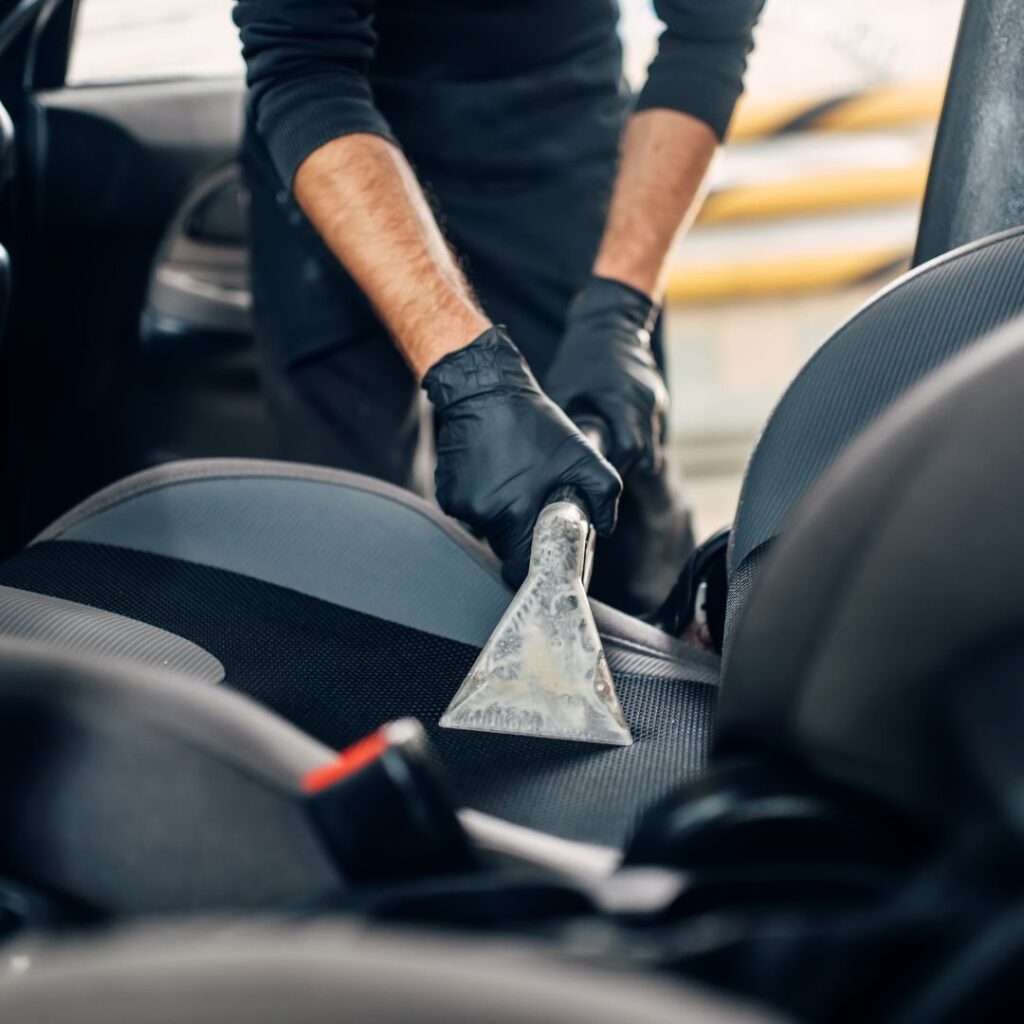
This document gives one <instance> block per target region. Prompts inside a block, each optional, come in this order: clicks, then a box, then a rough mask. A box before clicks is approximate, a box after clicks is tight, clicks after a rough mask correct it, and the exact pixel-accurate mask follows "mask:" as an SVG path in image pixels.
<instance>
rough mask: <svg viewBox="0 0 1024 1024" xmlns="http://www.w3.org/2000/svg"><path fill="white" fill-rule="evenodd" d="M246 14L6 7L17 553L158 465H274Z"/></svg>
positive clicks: (3, 360)
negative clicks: (256, 346)
mask: <svg viewBox="0 0 1024 1024" xmlns="http://www.w3.org/2000/svg"><path fill="white" fill-rule="evenodd" d="M230 13H231V0H146V2H145V3H138V0H0V101H2V102H4V103H5V104H6V105H7V106H8V109H9V110H10V111H11V113H12V117H13V120H14V125H15V130H16V137H17V139H18V147H17V156H18V159H17V171H16V199H15V201H14V203H13V211H12V212H11V214H10V216H9V217H8V218H7V223H6V224H5V225H3V228H4V230H6V232H7V233H8V234H9V235H10V237H11V248H12V256H13V263H14V275H15V276H14V281H15V284H14V303H13V309H12V316H11V321H10V325H9V331H8V336H7V342H6V344H5V346H4V348H3V351H2V353H0V398H2V406H3V410H4V412H3V423H2V430H3V449H2V450H3V466H2V470H0V472H2V477H0V482H2V487H3V490H2V493H3V503H2V511H0V515H2V517H3V529H2V532H0V544H2V545H3V547H4V548H5V549H6V550H10V549H11V548H12V547H15V546H17V545H19V544H21V543H24V542H25V541H26V540H27V539H29V538H30V537H31V536H32V534H33V533H34V532H35V531H37V530H38V529H40V528H41V527H42V526H44V525H45V524H46V523H47V522H48V521H49V520H51V519H52V518H53V517H54V516H56V515H58V514H59V513H60V512H61V511H63V510H64V509H66V508H67V507H69V506H70V505H71V504H73V503H74V502H75V501H77V500H80V499H81V498H82V497H84V496H85V495H87V494H89V493H91V492H92V491H94V490H95V489H96V488H97V487H99V486H102V485H103V484H105V483H107V482H109V481H111V480H113V479H115V478H117V477H120V476H122V475H124V474H125V473H127V472H131V471H133V470H136V469H138V468H141V467H143V466H146V465H150V464H153V463H154V462H158V461H164V460H167V459H171V458H177V457H184V456H199V455H214V454H216V455H268V454H272V452H271V447H272V445H271V437H270V432H269V428H268V425H267V421H266V418H265V416H264V411H263V407H262V401H261V398H260V393H259V386H258V373H257V369H256V361H255V356H254V350H253V344H252V330H251V309H250V306H251V296H250V291H249V286H248V273H247V265H248V256H247V246H246V215H245V192H244V189H243V188H242V185H241V183H240V180H239V174H238V168H237V165H236V163H235V153H236V149H237V146H238V141H239V136H240V132H241V128H242V120H243V93H244V82H243V71H242V63H241V59H240V56H239V52H238V43H237V38H236V36H235V33H234V26H233V25H232V24H231V20H230Z"/></svg>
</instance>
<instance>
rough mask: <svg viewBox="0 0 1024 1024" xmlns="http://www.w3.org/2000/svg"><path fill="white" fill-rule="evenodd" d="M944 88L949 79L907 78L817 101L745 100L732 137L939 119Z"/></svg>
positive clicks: (866, 128) (891, 125)
mask: <svg viewBox="0 0 1024 1024" xmlns="http://www.w3.org/2000/svg"><path fill="white" fill-rule="evenodd" d="M944 93H945V83H944V82H905V83H900V84H896V85H891V86H885V87H884V88H880V89H873V90H871V91H870V92H863V93H860V94H858V95H854V96H842V97H834V98H829V97H821V98H819V99H818V100H813V101H808V100H806V99H800V100H787V101H783V102H776V103H767V104H766V103H758V102H757V101H749V100H743V101H741V103H740V107H739V109H738V110H737V112H736V118H735V120H734V122H733V126H732V129H731V130H730V132H729V139H730V141H732V142H750V141H752V140H754V139H764V138H769V137H771V136H773V135H778V134H781V133H782V132H785V131H807V132H811V131H828V132H858V131H869V130H872V129H881V128H895V127H899V126H901V125H909V124H915V123H918V122H921V121H934V120H936V119H937V118H938V116H939V112H940V110H941V109H942V98H943V95H944ZM801 122H803V123H801Z"/></svg>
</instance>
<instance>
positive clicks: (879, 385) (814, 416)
mask: <svg viewBox="0 0 1024 1024" xmlns="http://www.w3.org/2000/svg"><path fill="white" fill-rule="evenodd" d="M1021 312H1024V228H1015V229H1013V230H1011V231H1006V232H1002V233H1000V234H998V235H993V236H991V237H989V238H985V239H982V240H981V241H979V242H976V243H973V244H972V245H969V246H964V247H963V248H960V249H956V250H954V251H953V252H951V253H948V254H946V255H945V256H942V257H940V258H939V259H936V260H933V261H932V262H930V263H927V264H925V265H924V266H922V267H919V268H918V269H917V270H914V271H912V272H911V273H909V274H907V275H905V276H904V277H902V278H900V279H899V280H898V281H896V282H895V283H894V284H893V285H891V286H890V287H889V288H887V289H886V290H885V291H883V292H881V293H880V294H879V295H878V296H877V297H876V298H875V299H873V300H872V301H871V302H869V303H868V305H866V306H865V307H864V308H863V309H861V310H860V311H859V312H858V313H856V314H855V315H854V316H853V317H852V318H851V319H850V320H848V321H847V322H846V323H845V324H844V325H843V326H842V327H840V328H839V330H838V331H836V333H835V334H834V335H833V336H832V337H831V339H829V341H827V342H826V343H825V344H824V345H823V346H822V347H821V348H820V349H819V350H818V352H817V353H816V354H815V355H814V356H813V357H812V359H811V360H810V361H809V362H808V363H807V365H806V366H805V367H804V368H803V370H802V371H801V372H800V374H799V375H798V376H797V378H796V379H795V380H794V381H793V383H792V384H791V385H790V387H789V389H788V390H787V391H786V393H785V395H783V397H782V399H781V400H780V402H779V404H778V405H777V406H776V408H775V411H774V412H773V413H772V415H771V418H770V419H769V420H768V424H767V426H766V427H765V430H764V432H763V434H762V435H761V438H760V440H759V442H758V444H757V447H756V448H755V450H754V454H753V456H752V457H751V460H750V463H749V465H748V467H747V472H746V477H745V479H744V482H743V489H742V493H741V495H740V502H739V508H738V510H737V514H736V521H735V525H734V528H733V536H732V542H731V549H730V557H729V569H730V578H729V604H728V610H727V617H726V641H725V646H726V651H728V648H729V646H730V644H731V640H732V637H733V635H734V633H735V631H736V626H737V623H738V621H739V619H740V615H741V613H742V611H743V608H744V607H745V605H746V601H747V598H748V597H749V593H750V590H751V587H752V586H753V584H754V582H755V581H756V579H757V576H758V574H759V571H760V566H761V564H762V562H763V559H764V557H765V555H766V554H767V552H768V550H769V549H770V547H771V545H772V543H773V542H774V540H775V538H776V537H777V536H778V535H779V533H780V532H781V531H782V530H783V528H784V526H785V524H786V522H787V520H788V518H789V516H790V514H791V512H792V511H793V508H794V506H795V505H796V504H797V502H799V500H800V499H801V498H802V497H803V496H804V495H805V494H806V493H807V491H808V490H809V489H810V488H811V487H812V486H813V484H814V483H815V481H817V480H818V479H819V478H820V477H821V475H822V473H824V472H825V470H826V469H827V468H828V467H829V466H830V465H831V464H832V463H833V462H834V460H835V459H836V457H837V456H838V455H839V454H840V453H841V452H842V451H843V450H844V449H845V448H846V447H847V446H848V445H849V443H850V442H851V441H852V440H853V439H854V438H855V437H856V436H857V435H858V434H859V433H860V432H861V431H862V430H863V429H864V428H865V427H866V426H867V425H868V424H869V423H871V422H872V421H873V420H874V419H876V418H877V417H878V416H879V415H880V414H881V413H883V412H884V411H885V410H886V409H888V408H889V407H890V406H891V405H892V404H893V403H894V402H895V401H896V400H897V399H898V398H899V397H900V396H901V395H903V394H904V393H905V392H906V391H907V390H908V389H910V388H911V387H912V386H913V385H914V384H916V383H917V382H918V381H920V380H921V379H922V378H924V377H925V376H926V375H927V374H929V373H930V372H932V371H933V370H935V369H936V368H937V367H939V366H941V365H942V364H943V363H945V362H947V361H948V360H949V359H950V358H951V357H952V356H954V355H956V354H957V353H958V352H959V351H961V350H962V349H964V348H966V347H967V346H969V345H971V344H973V343H974V342H976V341H977V340H978V339H979V338H983V337H985V336H986V335H987V334H988V333H989V332H991V331H992V330H993V329H995V328H996V327H998V326H999V325H1000V324H1003V323H1005V322H1006V321H1008V320H1011V319H1013V318H1014V317H1015V316H1017V315H1018V314H1020V313H1021Z"/></svg>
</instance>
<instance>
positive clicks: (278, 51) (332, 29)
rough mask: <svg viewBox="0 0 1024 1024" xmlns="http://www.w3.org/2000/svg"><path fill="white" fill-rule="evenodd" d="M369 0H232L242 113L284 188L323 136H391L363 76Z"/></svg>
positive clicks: (369, 35) (370, 41) (369, 40)
mask: <svg viewBox="0 0 1024 1024" xmlns="http://www.w3.org/2000/svg"><path fill="white" fill-rule="evenodd" d="M373 8H374V3H373V0H237V2H236V4H235V9H234V19H235V24H237V25H238V28H239V30H240V35H241V39H242V55H243V56H244V57H245V63H246V68H247V75H246V81H247V82H248V85H249V113H250V116H251V117H252V118H253V120H254V122H255V125H256V129H257V131H258V132H259V133H260V135H261V137H262V138H263V140H264V142H265V143H266V146H267V148H268V150H269V151H270V155H271V158H272V159H273V161H274V166H275V167H276V168H277V172H278V174H280V176H281V180H282V182H284V183H285V184H286V185H287V186H288V187H289V188H290V187H291V184H292V179H293V178H294V177H295V172H296V171H297V170H298V168H299V165H300V164H301V163H302V162H303V160H305V159H306V157H307V156H309V154H310V153H312V152H313V151H314V150H315V149H318V148H319V147H320V146H322V145H324V143H327V142H330V141H331V139H336V138H338V137H340V136H342V135H350V134H352V133H353V132H369V133H371V134H374V135H380V136H382V137H384V138H386V139H389V140H391V141H394V138H393V136H392V135H391V130H390V129H389V128H388V125H387V122H386V121H385V119H384V118H383V116H382V115H381V114H380V112H379V111H378V110H377V108H376V107H375V106H374V103H373V95H372V93H371V91H370V84H369V81H368V80H367V69H368V67H369V63H370V60H371V58H372V56H373V49H374V45H375V43H376V37H375V36H374V33H373Z"/></svg>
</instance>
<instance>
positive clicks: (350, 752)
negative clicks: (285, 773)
mask: <svg viewBox="0 0 1024 1024" xmlns="http://www.w3.org/2000/svg"><path fill="white" fill-rule="evenodd" d="M387 749H388V741H387V737H386V736H385V734H384V730H383V729H379V730H378V731H377V732H373V733H370V735H369V736H366V737H364V738H363V739H361V740H359V741H358V742H356V743H353V744H352V746H351V747H346V748H345V749H344V750H343V751H341V753H340V754H338V756H337V757H336V758H335V759H334V760H333V761H329V762H328V763H327V764H325V765H321V766H320V767H319V768H314V769H313V770H312V771H308V772H306V774H305V775H303V776H302V792H303V793H310V794H312V793H322V792H323V791H324V790H325V789H328V788H329V787H331V786H333V785H334V784H335V783H336V782H340V781H341V780H342V779H346V778H348V776H350V775H354V774H355V773H356V772H357V771H359V770H360V769H361V768H365V767H366V766H367V765H368V764H369V763H370V762H371V761H376V760H377V758H378V757H380V755H381V754H383V753H384V751H385V750H387Z"/></svg>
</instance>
